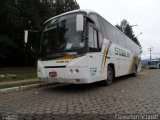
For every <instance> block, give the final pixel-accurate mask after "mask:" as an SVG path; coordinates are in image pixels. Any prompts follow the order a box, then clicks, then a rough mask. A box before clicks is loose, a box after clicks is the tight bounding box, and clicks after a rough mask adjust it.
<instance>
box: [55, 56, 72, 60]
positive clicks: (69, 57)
mask: <svg viewBox="0 0 160 120" xmlns="http://www.w3.org/2000/svg"><path fill="white" fill-rule="evenodd" d="M73 58H74V57H73V56H64V57H60V58H56V59H54V60H66V59H73Z"/></svg>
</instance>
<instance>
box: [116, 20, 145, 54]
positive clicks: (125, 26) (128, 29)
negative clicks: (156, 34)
mask: <svg viewBox="0 0 160 120" xmlns="http://www.w3.org/2000/svg"><path fill="white" fill-rule="evenodd" d="M116 27H117V28H118V29H119V30H120V31H122V32H123V33H124V34H125V35H127V36H128V37H129V38H130V39H131V40H133V41H134V42H135V43H136V44H137V45H138V46H139V47H140V49H141V52H142V46H141V44H140V42H139V40H138V39H137V37H136V36H135V34H134V32H133V29H132V26H130V25H129V23H128V21H127V20H125V19H124V20H122V21H121V23H120V25H118V24H117V25H116Z"/></svg>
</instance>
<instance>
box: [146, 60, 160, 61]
mask: <svg viewBox="0 0 160 120" xmlns="http://www.w3.org/2000/svg"><path fill="white" fill-rule="evenodd" d="M149 61H160V60H149Z"/></svg>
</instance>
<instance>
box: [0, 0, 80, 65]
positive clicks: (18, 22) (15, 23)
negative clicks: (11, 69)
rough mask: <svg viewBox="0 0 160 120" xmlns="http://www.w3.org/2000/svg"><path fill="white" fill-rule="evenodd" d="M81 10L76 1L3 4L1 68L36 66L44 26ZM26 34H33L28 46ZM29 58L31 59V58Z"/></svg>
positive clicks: (1, 0) (27, 0)
mask: <svg viewBox="0 0 160 120" xmlns="http://www.w3.org/2000/svg"><path fill="white" fill-rule="evenodd" d="M75 9H79V5H78V3H77V2H76V1H75V0H0V28H1V29H0V67H1V66H24V65H25V63H26V60H27V61H28V60H29V61H30V62H29V63H27V65H34V64H35V63H36V61H37V57H36V56H37V52H38V47H39V39H40V35H38V37H36V34H38V33H36V34H34V33H32V32H33V31H34V32H35V31H42V27H43V23H44V22H45V21H46V20H47V19H49V18H51V17H54V16H55V15H58V14H61V13H64V12H67V11H70V10H75ZM24 30H29V32H30V33H31V34H30V35H29V37H30V38H31V39H29V43H28V44H27V46H26V47H25V46H24ZM25 56H29V57H28V58H27V57H25Z"/></svg>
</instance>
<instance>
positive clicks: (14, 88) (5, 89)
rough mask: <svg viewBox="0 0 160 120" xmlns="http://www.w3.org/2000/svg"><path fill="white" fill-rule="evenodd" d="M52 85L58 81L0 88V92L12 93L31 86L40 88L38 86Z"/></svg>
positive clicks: (31, 87)
mask: <svg viewBox="0 0 160 120" xmlns="http://www.w3.org/2000/svg"><path fill="white" fill-rule="evenodd" d="M52 85H59V83H39V84H32V85H25V86H18V87H11V88H4V89H0V94H6V93H12V92H17V91H22V90H29V89H33V88H40V87H46V86H52Z"/></svg>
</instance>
